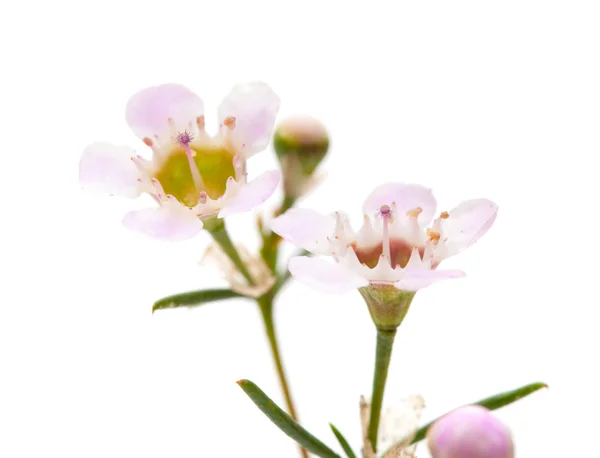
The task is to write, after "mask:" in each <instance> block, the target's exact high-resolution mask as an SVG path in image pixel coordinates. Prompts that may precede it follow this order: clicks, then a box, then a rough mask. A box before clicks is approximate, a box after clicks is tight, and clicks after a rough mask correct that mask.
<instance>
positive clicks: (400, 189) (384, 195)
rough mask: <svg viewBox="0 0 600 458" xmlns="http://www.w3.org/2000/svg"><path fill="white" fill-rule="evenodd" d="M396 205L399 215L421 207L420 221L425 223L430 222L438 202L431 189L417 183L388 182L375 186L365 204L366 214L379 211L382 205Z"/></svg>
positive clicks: (422, 223)
mask: <svg viewBox="0 0 600 458" xmlns="http://www.w3.org/2000/svg"><path fill="white" fill-rule="evenodd" d="M393 204H395V206H396V212H397V214H398V215H405V214H406V212H408V211H409V210H414V209H416V208H421V210H422V211H421V213H420V214H419V217H418V221H419V224H421V225H424V224H427V223H429V221H431V219H432V218H433V215H434V214H435V209H436V206H437V202H436V200H435V197H434V196H433V193H432V192H431V189H429V188H426V187H425V186H421V185H417V184H406V183H387V184H384V185H381V186H378V187H377V188H375V190H374V191H373V192H372V193H371V194H370V195H369V197H367V200H366V201H365V204H364V207H363V209H364V212H365V213H366V214H373V213H377V212H378V211H379V210H380V209H381V207H382V206H384V205H387V206H389V207H393Z"/></svg>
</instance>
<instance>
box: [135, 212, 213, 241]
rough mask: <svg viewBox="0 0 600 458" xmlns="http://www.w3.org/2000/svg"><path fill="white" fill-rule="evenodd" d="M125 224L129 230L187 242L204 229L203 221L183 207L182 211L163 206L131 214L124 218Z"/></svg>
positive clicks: (158, 237) (163, 238)
mask: <svg viewBox="0 0 600 458" xmlns="http://www.w3.org/2000/svg"><path fill="white" fill-rule="evenodd" d="M123 224H124V225H125V227H127V228H128V229H132V230H134V231H139V232H142V233H144V234H146V235H149V236H150V237H154V238H157V239H162V240H186V239H189V238H192V237H194V236H195V235H197V234H198V232H200V230H201V229H202V221H201V220H200V219H199V218H198V217H197V216H196V215H195V214H194V213H193V212H192V211H190V210H188V209H187V208H184V207H183V206H182V208H181V209H178V208H175V207H174V206H163V207H158V208H146V209H144V210H137V211H133V212H129V213H127V214H126V215H125V218H123Z"/></svg>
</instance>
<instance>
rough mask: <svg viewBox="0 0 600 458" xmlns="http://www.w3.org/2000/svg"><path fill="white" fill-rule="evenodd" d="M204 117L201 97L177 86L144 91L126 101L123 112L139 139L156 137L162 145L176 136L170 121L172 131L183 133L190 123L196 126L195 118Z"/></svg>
mask: <svg viewBox="0 0 600 458" xmlns="http://www.w3.org/2000/svg"><path fill="white" fill-rule="evenodd" d="M203 114H204V104H203V103H202V100H201V99H200V97H198V96H197V95H196V94H194V93H193V92H192V91H190V90H189V89H188V88H186V87H185V86H181V85H179V84H163V85H161V86H153V87H149V88H147V89H144V90H142V91H140V92H138V93H137V94H135V95H133V96H132V97H131V98H130V99H129V102H128V103H127V108H126V111H125V117H126V119H127V123H128V124H129V127H131V130H133V132H134V133H135V134H136V135H137V136H138V137H140V138H144V137H150V138H152V137H154V136H155V135H157V136H158V137H159V138H160V139H161V140H162V141H163V142H166V141H168V140H169V138H170V137H172V136H173V134H174V133H175V132H173V128H172V126H170V125H169V118H170V119H172V122H173V125H174V126H175V129H177V130H181V131H183V130H185V129H186V128H188V126H189V123H190V122H191V123H192V125H195V124H196V118H197V117H198V116H201V115H203Z"/></svg>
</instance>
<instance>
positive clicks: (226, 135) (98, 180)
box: [79, 83, 279, 240]
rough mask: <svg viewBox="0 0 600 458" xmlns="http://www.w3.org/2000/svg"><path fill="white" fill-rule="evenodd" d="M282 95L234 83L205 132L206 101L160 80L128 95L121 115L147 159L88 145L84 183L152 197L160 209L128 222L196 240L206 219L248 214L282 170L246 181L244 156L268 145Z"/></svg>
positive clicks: (92, 187) (131, 225)
mask: <svg viewBox="0 0 600 458" xmlns="http://www.w3.org/2000/svg"><path fill="white" fill-rule="evenodd" d="M278 108H279V98H278V97H277V95H275V93H273V91H272V90H271V89H270V88H269V86H267V85H266V84H264V83H249V84H243V85H237V86H235V87H234V88H233V90H232V91H231V92H230V93H229V95H228V96H227V97H225V99H224V100H223V102H222V103H221V105H220V107H219V122H220V126H219V132H218V133H217V134H216V135H215V136H210V135H208V134H207V133H206V132H205V130H204V104H203V103H202V100H201V99H200V98H199V97H198V96H197V95H196V94H194V93H193V92H191V91H190V90H189V89H187V88H185V87H184V86H180V85H177V84H165V85H162V86H155V87H150V88H147V89H144V90H143V91H141V92H138V93H137V94H135V95H134V96H133V97H131V99H130V100H129V102H128V104H127V109H126V119H127V122H128V124H129V126H130V127H131V129H132V130H133V132H134V133H135V134H136V135H137V136H138V137H140V139H142V141H143V142H144V143H145V145H146V146H147V147H149V148H150V149H151V150H152V160H151V161H149V160H146V159H143V158H142V157H140V156H137V155H136V154H135V152H134V150H133V149H131V148H129V147H125V146H115V145H112V144H110V143H94V144H92V145H90V146H88V147H87V148H86V149H85V151H84V152H83V155H82V157H81V161H80V164H79V180H80V183H81V185H82V187H83V188H85V189H89V190H92V191H98V192H102V193H105V194H109V195H120V196H123V197H130V198H133V197H138V196H139V195H140V194H141V193H143V192H146V193H148V194H150V195H151V196H152V197H153V198H154V200H155V201H156V203H157V204H158V207H154V208H148V209H144V210H138V211H133V212H130V213H128V214H127V215H125V218H124V219H123V223H124V224H125V226H127V227H129V228H131V229H135V230H139V231H141V232H144V233H146V234H148V235H151V236H154V237H158V238H161V239H171V240H182V239H187V238H190V237H193V236H194V235H196V234H197V233H198V232H199V231H200V229H202V227H203V222H202V219H203V218H209V217H219V218H223V217H225V216H226V215H230V214H233V213H239V212H245V211H248V210H251V209H252V208H254V207H255V206H257V205H259V204H261V203H262V202H264V201H265V200H266V199H267V198H268V197H269V196H270V195H271V194H272V193H273V191H274V190H275V188H276V187H277V185H278V183H279V172H277V171H275V170H272V171H268V172H265V173H263V174H262V175H261V176H259V177H258V178H256V179H255V180H253V181H251V182H249V183H247V180H246V176H247V174H246V161H247V159H248V158H249V157H250V156H252V155H253V154H255V153H258V152H259V151H262V150H263V149H265V148H266V147H267V145H268V143H269V139H270V137H271V131H272V129H273V123H274V121H275V116H276V114H277V110H278Z"/></svg>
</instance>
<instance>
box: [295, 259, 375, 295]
mask: <svg viewBox="0 0 600 458" xmlns="http://www.w3.org/2000/svg"><path fill="white" fill-rule="evenodd" d="M288 268H289V269H290V272H291V274H292V275H293V276H294V278H296V279H297V280H299V281H301V282H302V283H305V284H307V285H309V286H312V287H313V288H315V289H318V290H320V291H323V292H325V293H344V292H346V291H351V290H353V289H356V288H360V287H362V286H368V284H369V282H368V281H367V279H365V278H363V277H361V276H360V275H358V274H356V273H354V272H352V271H351V270H348V269H346V268H345V267H344V266H342V265H340V264H334V263H332V262H329V261H327V260H326V259H323V258H310V257H307V256H295V257H293V258H292V259H290V263H289V265H288Z"/></svg>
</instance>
